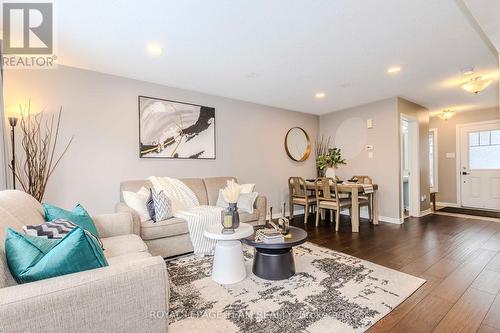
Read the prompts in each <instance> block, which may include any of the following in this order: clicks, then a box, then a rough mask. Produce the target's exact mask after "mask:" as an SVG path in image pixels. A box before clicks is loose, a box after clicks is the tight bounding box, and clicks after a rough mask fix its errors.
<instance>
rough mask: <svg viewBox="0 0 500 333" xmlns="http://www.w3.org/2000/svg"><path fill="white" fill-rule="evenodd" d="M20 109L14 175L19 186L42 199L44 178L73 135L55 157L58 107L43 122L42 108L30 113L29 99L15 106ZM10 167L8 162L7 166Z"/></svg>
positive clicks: (56, 164) (45, 178)
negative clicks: (17, 150)
mask: <svg viewBox="0 0 500 333" xmlns="http://www.w3.org/2000/svg"><path fill="white" fill-rule="evenodd" d="M19 108H20V111H21V122H20V128H21V135H22V140H21V146H22V152H23V154H22V156H21V158H17V157H16V168H15V171H14V175H15V177H16V179H17V180H18V181H19V183H20V184H21V187H22V189H23V190H24V191H25V192H26V193H28V194H30V195H32V196H33V197H34V198H35V199H37V200H38V201H40V202H41V201H42V200H43V196H44V194H45V189H46V188H47V182H48V181H49V179H50V177H51V176H52V174H53V173H54V170H55V169H56V168H57V166H58V165H59V162H60V161H61V159H62V157H63V156H64V155H65V154H66V152H67V151H68V148H69V147H70V145H71V143H72V142H73V137H71V139H70V140H69V142H68V143H67V144H66V146H65V147H64V149H63V151H62V153H61V154H60V155H59V157H56V154H55V150H56V146H57V140H58V137H59V127H60V124H61V114H62V107H61V108H60V109H59V112H58V113H57V118H56V116H55V115H52V117H50V118H48V119H46V120H45V122H43V120H44V119H43V111H42V112H40V113H38V114H32V113H31V100H29V101H28V104H27V105H25V106H24V108H23V107H22V106H19ZM42 123H43V124H42ZM9 168H10V169H11V170H12V166H9Z"/></svg>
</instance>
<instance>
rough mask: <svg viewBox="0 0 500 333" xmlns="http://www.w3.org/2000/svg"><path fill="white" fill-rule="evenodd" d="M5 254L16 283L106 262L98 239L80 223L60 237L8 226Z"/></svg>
mask: <svg viewBox="0 0 500 333" xmlns="http://www.w3.org/2000/svg"><path fill="white" fill-rule="evenodd" d="M5 255H6V257H7V263H8V265H9V269H10V272H11V273H12V276H14V278H15V279H16V281H17V282H18V283H26V282H33V281H38V280H43V279H48V278H51V277H55V276H60V275H65V274H71V273H77V272H82V271H86V270H89V269H94V268H99V267H105V266H108V262H107V261H106V258H105V257H104V253H103V251H102V249H101V247H100V245H99V242H98V241H97V239H96V238H95V237H94V236H92V235H90V234H89V233H88V232H87V231H85V230H84V229H82V228H80V227H76V228H74V229H73V230H71V232H70V233H68V234H67V235H66V237H64V238H63V239H47V238H44V237H34V236H28V235H24V234H21V233H18V232H16V231H14V230H13V229H11V228H7V237H6V239H5Z"/></svg>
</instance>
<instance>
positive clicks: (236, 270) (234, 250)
mask: <svg viewBox="0 0 500 333" xmlns="http://www.w3.org/2000/svg"><path fill="white" fill-rule="evenodd" d="M253 232H254V231H253V227H252V226H251V225H250V224H246V223H240V226H239V227H238V229H236V230H235V231H234V233H233V234H223V233H222V226H221V225H220V224H214V225H211V226H209V227H208V228H207V229H206V230H205V236H206V237H208V238H211V239H215V240H217V244H216V245H215V254H214V262H213V265H212V279H213V280H214V281H215V282H217V283H220V284H232V283H236V282H240V281H241V280H243V279H244V278H245V277H246V276H247V271H246V269H245V260H244V259H243V249H242V247H241V242H240V239H242V238H246V237H249V236H251V235H253Z"/></svg>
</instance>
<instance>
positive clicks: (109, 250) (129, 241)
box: [101, 234, 148, 258]
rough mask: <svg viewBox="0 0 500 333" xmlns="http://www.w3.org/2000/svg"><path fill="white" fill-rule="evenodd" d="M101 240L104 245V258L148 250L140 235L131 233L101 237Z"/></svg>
mask: <svg viewBox="0 0 500 333" xmlns="http://www.w3.org/2000/svg"><path fill="white" fill-rule="evenodd" d="M101 241H102V244H103V246H104V256H106V258H113V257H117V256H121V255H124V254H129V253H136V252H144V251H147V250H148V247H147V246H146V244H145V243H144V242H143V241H142V239H141V237H139V236H137V235H132V234H130V235H121V236H113V237H107V238H101Z"/></svg>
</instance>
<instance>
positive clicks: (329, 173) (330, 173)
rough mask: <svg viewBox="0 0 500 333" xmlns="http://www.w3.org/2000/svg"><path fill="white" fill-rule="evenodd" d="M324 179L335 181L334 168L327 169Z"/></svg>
mask: <svg viewBox="0 0 500 333" xmlns="http://www.w3.org/2000/svg"><path fill="white" fill-rule="evenodd" d="M325 177H328V178H334V179H335V168H327V169H326V172H325Z"/></svg>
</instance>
